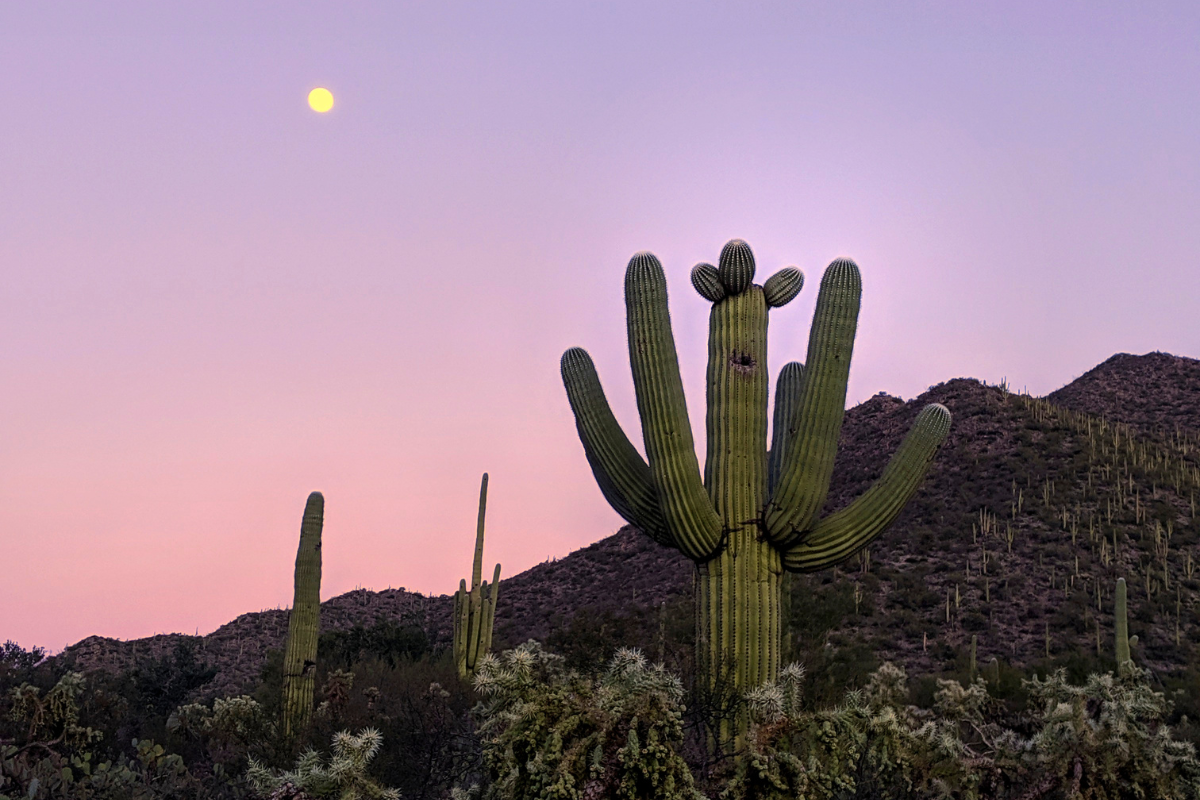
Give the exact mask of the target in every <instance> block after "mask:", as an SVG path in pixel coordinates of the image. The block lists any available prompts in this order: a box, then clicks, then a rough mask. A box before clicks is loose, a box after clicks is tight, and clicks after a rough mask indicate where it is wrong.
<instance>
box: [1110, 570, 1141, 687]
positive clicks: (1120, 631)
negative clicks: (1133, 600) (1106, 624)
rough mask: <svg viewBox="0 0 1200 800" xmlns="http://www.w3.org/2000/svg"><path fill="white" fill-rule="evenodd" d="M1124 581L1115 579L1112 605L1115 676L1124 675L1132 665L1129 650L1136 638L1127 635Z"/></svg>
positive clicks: (1127, 624)
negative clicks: (1115, 643)
mask: <svg viewBox="0 0 1200 800" xmlns="http://www.w3.org/2000/svg"><path fill="white" fill-rule="evenodd" d="M1127 605H1128V601H1127V600H1126V589H1125V579H1124V578H1117V592H1116V602H1115V603H1114V606H1115V608H1114V609H1113V611H1114V613H1113V616H1114V618H1115V619H1114V627H1115V628H1116V638H1117V674H1118V675H1124V674H1125V673H1126V672H1128V671H1129V667H1130V665H1131V664H1133V655H1132V653H1131V649H1132V648H1133V646H1134V645H1136V644H1137V640H1138V637H1136V636H1130V635H1129V616H1128V610H1127Z"/></svg>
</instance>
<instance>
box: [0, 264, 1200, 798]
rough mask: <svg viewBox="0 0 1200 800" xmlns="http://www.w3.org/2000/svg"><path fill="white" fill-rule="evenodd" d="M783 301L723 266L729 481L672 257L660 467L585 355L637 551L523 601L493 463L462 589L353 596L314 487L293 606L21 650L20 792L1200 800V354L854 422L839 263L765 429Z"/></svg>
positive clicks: (922, 403)
mask: <svg viewBox="0 0 1200 800" xmlns="http://www.w3.org/2000/svg"><path fill="white" fill-rule="evenodd" d="M754 275H755V263H754V257H753V254H752V253H751V251H750V248H749V246H748V245H746V243H745V242H742V241H740V240H734V241H731V242H730V243H729V244H727V245H726V247H725V249H724V250H723V251H722V253H721V257H720V259H718V264H717V266H712V265H708V264H702V265H698V266H697V267H696V269H695V270H694V271H693V276H692V281H693V285H694V288H695V289H696V290H697V291H698V292H699V293H700V294H701V296H702V297H703V298H704V299H705V300H707V301H708V302H710V303H711V304H712V306H711V312H710V313H711V316H710V340H709V366H708V373H707V401H708V402H707V410H706V411H707V413H706V424H705V427H706V431H707V437H706V439H707V446H708V453H707V458H706V463H705V465H704V471H703V473H701V470H700V465H699V464H698V461H697V459H696V456H695V449H694V445H693V440H692V436H691V427H690V425H691V423H690V422H689V419H688V415H687V409H686V407H685V404H684V401H683V390H682V384H681V381H680V377H679V370H678V364H677V359H676V356H675V347H674V340H673V334H672V332H671V326H670V319H669V316H668V314H667V304H666V283H665V277H664V276H663V271H662V268H661V266H660V265H659V264H658V261H657V259H655V258H654V257H653V256H652V255H650V254H644V253H643V254H638V255H636V256H635V257H634V258H633V259H632V260H631V262H630V264H629V268H628V270H627V273H626V281H625V291H626V303H627V312H628V322H629V346H630V360H631V366H632V368H633V373H634V386H635V389H636V392H637V400H638V409H639V414H640V417H641V421H642V429H643V436H644V444H645V447H644V451H643V452H645V454H646V458H645V459H643V457H642V455H641V453H640V452H639V451H638V449H637V448H636V447H635V446H634V445H633V444H632V443H631V442H630V440H629V438H628V437H627V436H626V434H625V433H624V432H622V431H621V429H620V427H619V426H618V425H617V423H616V421H615V419H614V418H613V416H612V413H611V411H609V409H608V405H607V401H606V399H605V397H604V393H603V391H602V389H601V388H600V384H599V380H598V377H597V376H596V373H595V370H594V368H593V367H592V364H591V359H590V358H589V357H588V356H587V353H586V352H585V351H583V350H581V349H578V348H573V349H571V350H568V351H567V352H566V353H565V354H564V356H563V359H562V363H561V369H562V375H563V379H564V383H565V387H566V390H567V395H568V400H569V402H570V405H571V408H572V410H573V411H574V413H575V418H576V422H577V427H578V432H579V436H580V439H581V441H582V444H583V450H584V453H583V455H584V456H585V457H586V458H587V460H588V462H589V464H590V465H591V467H592V470H593V472H594V474H595V476H596V480H597V483H598V485H599V488H600V490H601V492H602V493H603V494H604V496H605V497H606V499H608V501H609V502H610V503H611V504H612V506H613V508H614V510H616V511H617V512H618V513H619V514H620V515H621V516H622V517H624V518H625V519H626V520H627V521H628V522H629V523H630V525H629V526H627V527H625V528H622V529H621V530H620V531H618V532H617V533H616V534H614V535H613V536H610V537H608V538H606V539H604V540H602V541H600V542H597V543H596V544H594V545H592V546H590V547H587V548H584V549H582V550H579V551H577V552H575V553H572V554H571V555H569V556H567V557H565V558H563V559H560V560H556V561H552V562H547V563H544V564H541V565H538V566H536V567H534V568H532V569H530V570H527V571H526V572H523V573H521V574H518V575H516V576H513V577H510V578H507V579H505V580H504V581H500V580H499V576H500V567H499V565H497V566H496V568H495V573H494V577H493V580H492V581H491V582H490V583H489V582H487V581H484V580H483V579H482V569H483V544H484V521H485V508H486V493H487V475H484V476H483V481H482V485H481V489H480V498H479V514H478V528H477V539H476V548H475V552H474V558H473V561H472V572H471V576H472V577H471V581H470V583H469V584H468V583H467V581H466V580H464V581H463V582H462V584H461V585H460V588H459V591H458V593H456V594H455V595H453V596H447V595H443V596H440V597H425V596H422V595H418V594H415V593H411V592H407V591H405V590H403V589H396V590H388V591H386V592H369V591H366V590H360V591H356V592H351V593H348V594H345V595H342V596H340V597H336V598H333V599H331V600H329V601H326V602H325V603H320V602H319V596H320V594H319V592H320V577H321V568H322V563H321V546H320V545H321V536H322V518H323V512H324V505H325V503H326V502H331V503H336V502H337V499H336V497H331V498H325V497H323V496H322V495H321V494H320V493H319V492H313V493H312V494H311V495H310V496H309V498H308V502H307V504H306V506H305V508H304V509H303V514H302V515H301V514H300V513H299V512H300V509H299V508H298V509H297V512H298V516H301V532H300V537H299V546H298V550H297V553H296V555H295V561H294V564H295V600H294V603H293V607H292V609H291V610H290V611H283V610H276V611H262V612H257V613H251V614H245V615H243V616H241V617H239V618H238V619H236V620H234V621H232V622H230V623H228V624H227V625H225V626H222V627H221V628H219V629H218V630H217V631H214V632H213V633H211V634H208V635H206V636H184V635H181V634H169V635H162V636H156V637H152V638H149V639H142V640H136V641H129V642H124V641H117V640H112V639H101V638H98V637H92V638H89V639H85V640H84V641H82V642H79V643H78V644H76V645H73V646H72V647H69V648H67V650H66V651H65V652H63V653H62V654H59V655H56V656H53V657H49V658H47V657H45V654H44V653H43V652H41V651H39V650H37V649H36V648H35V649H33V650H26V649H23V648H21V647H20V646H19V645H18V644H16V643H12V642H9V643H8V644H7V645H6V646H5V647H4V649H3V650H0V800H10V799H12V800H15V798H28V799H29V800H38V799H39V798H273V800H284V799H285V798H293V799H294V800H301V799H302V798H304V799H307V798H345V799H346V800H350V798H401V797H402V798H441V797H450V796H453V797H455V798H464V799H465V798H473V797H479V798H496V799H497V800H500V799H503V800H520V799H521V798H563V799H566V798H588V799H589V800H590V799H592V798H608V797H614V798H617V797H621V798H663V799H664V800H665V799H666V798H700V797H709V798H718V797H720V798H728V799H729V800H735V799H736V800H741V799H742V798H745V799H747V800H748V799H749V798H830V799H832V798H893V797H914V798H992V797H995V798H1014V800H1016V799H1017V798H1021V799H1022V800H1025V799H1029V800H1032V798H1063V800H1066V799H1067V798H1079V797H1082V798H1126V797H1130V798H1133V797H1137V798H1143V797H1144V798H1187V797H1200V760H1198V759H1197V758H1196V754H1195V744H1196V743H1197V741H1200V726H1197V724H1196V719H1197V716H1198V715H1200V667H1198V666H1197V648H1196V644H1195V641H1196V638H1197V637H1196V634H1197V630H1198V628H1197V622H1198V620H1197V610H1198V607H1197V600H1198V592H1200V576H1197V574H1196V572H1197V562H1198V561H1200V522H1198V521H1197V517H1196V502H1197V494H1200V362H1198V361H1196V360H1193V359H1188V358H1181V357H1177V356H1172V355H1168V354H1164V353H1152V354H1149V355H1145V356H1130V355H1124V354H1122V355H1117V356H1114V357H1113V358H1111V359H1109V360H1108V361H1106V362H1104V363H1103V364H1101V365H1099V366H1098V367H1096V368H1095V369H1094V370H1092V371H1091V372H1089V373H1087V374H1086V375H1084V376H1083V377H1081V378H1079V379H1077V380H1075V381H1073V382H1072V383H1070V384H1068V385H1067V386H1065V387H1063V388H1062V389H1060V390H1058V391H1057V392H1054V393H1052V394H1051V395H1049V396H1047V397H1045V398H1035V397H1031V396H1028V395H1026V394H1022V393H1018V392H1014V391H1012V390H1011V389H1010V387H1009V386H1007V385H1006V384H1004V383H1002V384H1001V385H999V386H989V385H986V384H984V383H981V382H979V381H975V380H969V379H961V378H959V379H954V380H951V381H948V382H946V383H943V384H939V385H937V386H934V387H931V388H930V389H929V391H927V392H926V393H924V394H923V395H922V396H921V397H919V398H916V399H914V400H912V401H909V402H904V401H902V400H900V399H898V398H894V397H889V396H887V395H878V396H876V397H874V398H871V399H870V400H868V401H866V402H865V403H862V404H860V405H859V406H857V407H855V408H852V409H849V410H845V409H844V406H845V397H846V380H847V377H848V375H849V370H850V355H851V351H852V349H853V343H854V334H855V329H856V325H857V317H858V306H859V293H860V291H861V288H862V281H863V278H862V277H861V276H860V275H859V270H858V267H857V266H856V265H855V264H854V263H853V262H851V261H849V260H845V259H839V260H837V261H835V262H834V263H833V264H831V265H830V267H829V268H828V269H827V270H826V272H825V274H824V277H823V279H822V280H821V282H820V283H821V288H820V293H819V297H818V301H817V309H816V312H815V315H814V319H813V328H812V333H811V334H810V339H809V345H808V355H807V357H806V361H805V363H804V364H803V365H801V364H799V363H793V364H788V365H787V366H785V367H784V368H783V370H782V372H781V373H780V376H779V379H778V381H777V384H776V387H775V401H774V417H773V423H772V424H771V425H770V426H768V409H769V406H768V393H769V387H768V379H767V375H766V363H767V354H766V329H767V318H768V310H769V309H779V308H780V307H782V306H784V305H785V304H786V303H787V302H788V301H790V300H791V299H792V298H793V297H795V295H796V293H798V292H799V291H800V290H801V288H802V286H803V276H802V275H801V273H800V272H799V270H797V269H795V268H790V267H789V268H785V269H783V270H781V271H779V272H778V273H776V274H775V275H773V276H772V277H770V278H768V279H767V280H766V281H765V282H764V283H763V284H762V285H761V286H760V285H756V284H754V283H753V278H754ZM866 280H867V281H868V282H869V271H868V273H867V275H866ZM951 420H953V421H952V422H951ZM768 436H769V438H768ZM889 458H890V460H889ZM466 556H467V554H465V553H464V554H463V563H464V566H465V565H466Z"/></svg>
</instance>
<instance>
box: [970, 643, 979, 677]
mask: <svg viewBox="0 0 1200 800" xmlns="http://www.w3.org/2000/svg"><path fill="white" fill-rule="evenodd" d="M978 640H979V637H978V636H976V635H975V634H971V666H970V675H971V683H974V682H975V676H976V675H978V674H979V673H978V671H977V669H976V661H975V652H976V645H977V643H978Z"/></svg>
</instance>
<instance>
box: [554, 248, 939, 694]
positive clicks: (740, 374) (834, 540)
mask: <svg viewBox="0 0 1200 800" xmlns="http://www.w3.org/2000/svg"><path fill="white" fill-rule="evenodd" d="M753 277H754V256H753V254H752V253H751V251H750V248H749V246H748V245H747V244H746V243H745V242H743V241H741V240H737V239H735V240H733V241H731V242H729V243H728V244H726V245H725V247H724V248H723V249H722V251H721V257H720V261H719V266H718V267H716V268H714V267H713V266H712V265H710V264H700V265H698V266H697V267H696V268H695V269H694V270H693V271H692V284H693V286H695V288H696V290H697V291H698V292H699V293H700V295H701V296H702V297H704V298H705V299H707V300H709V301H711V302H712V303H713V306H712V311H711V314H710V317H709V346H708V354H709V355H708V376H707V378H708V380H707V399H708V413H707V419H706V429H707V433H708V453H707V458H706V461H705V469H704V477H703V480H701V476H700V470H699V465H698V463H697V459H696V452H695V449H694V446H693V442H692V432H691V425H690V423H689V421H688V415H687V407H686V405H685V402H684V394H683V384H682V381H681V380H680V376H679V366H678V361H677V357H676V353H675V340H674V336H673V334H672V331H671V321H670V317H669V315H668V312H667V286H666V278H665V276H664V274H663V269H662V266H661V265H660V264H659V262H658V259H657V258H655V257H654V256H653V255H652V254H650V253H638V254H637V255H635V256H634V257H633V258H632V259H631V260H630V262H629V266H628V269H627V270H626V273H625V305H626V312H627V321H628V333H629V359H630V363H631V366H632V369H633V380H634V387H635V390H636V394H637V403H638V412H639V415H640V416H641V420H642V434H643V441H644V444H645V449H646V455H647V457H648V461H649V463H647V461H646V460H643V459H642V457H641V455H640V454H639V453H638V451H637V449H636V448H635V447H634V446H633V444H632V443H631V442H630V441H629V439H628V438H627V437H626V435H625V433H624V432H623V431H622V430H621V428H620V425H619V424H618V423H617V421H616V419H615V417H614V416H613V414H612V411H611V410H610V409H609V406H608V402H607V400H606V399H605V396H604V390H603V389H602V388H601V386H600V381H599V379H598V378H597V376H596V370H595V367H594V366H593V364H592V360H591V358H590V356H588V354H587V352H586V351H585V350H582V349H580V348H572V349H570V350H568V351H567V352H566V353H564V354H563V357H562V364H561V366H562V377H563V383H564V384H565V386H566V390H567V398H568V400H569V402H570V404H571V410H572V411H573V412H574V414H575V421H576V427H577V429H578V431H579V436H580V439H581V440H582V442H583V447H584V453H585V454H586V456H587V459H588V463H589V464H590V465H591V467H592V472H593V473H594V474H595V476H596V481H597V483H598V484H599V486H600V490H601V492H602V493H603V494H604V496H605V498H606V499H607V500H608V501H609V503H610V504H611V505H612V507H613V508H614V509H615V510H616V511H617V513H618V514H620V515H621V516H622V517H624V518H625V519H626V520H627V521H629V522H630V523H631V524H633V525H635V526H637V527H638V528H641V529H642V530H643V531H645V532H646V533H647V534H648V535H649V536H650V537H651V538H652V539H653V540H655V541H656V542H659V543H660V544H663V545H666V546H669V547H675V548H677V549H678V550H680V551H681V552H682V553H683V554H684V555H686V556H687V557H688V558H690V559H692V560H693V561H694V562H695V563H696V612H697V616H696V619H697V645H696V647H697V664H698V665H699V667H700V669H701V671H702V675H703V677H704V680H706V681H707V682H708V684H709V686H710V687H716V686H717V685H718V683H721V685H723V686H732V688H734V689H736V690H744V689H747V688H750V687H753V686H758V685H760V684H762V683H765V682H766V681H769V680H773V679H774V678H775V676H776V674H777V672H778V670H779V661H780V648H781V636H780V626H781V623H782V614H781V611H782V580H781V579H782V577H783V574H784V572H785V571H791V572H812V571H815V570H821V569H825V568H827V567H831V566H833V565H834V564H837V563H839V562H841V561H844V560H845V559H847V558H849V557H850V556H852V555H854V554H855V553H857V552H858V551H859V550H861V549H862V548H863V547H865V546H866V545H867V544H869V543H870V542H871V541H872V540H873V539H874V538H875V537H876V536H878V535H879V534H880V533H882V532H883V530H884V529H886V528H887V527H888V525H890V524H891V523H892V522H893V521H894V520H895V519H896V517H897V516H898V515H899V513H900V511H901V509H902V508H903V507H904V504H905V503H906V502H907V501H908V499H909V498H910V497H911V496H912V495H913V493H914V492H915V491H916V489H917V487H918V486H919V484H920V482H921V480H922V479H923V477H924V475H925V472H926V470H927V469H928V467H929V464H930V461H931V460H932V458H933V456H934V453H935V452H936V450H937V448H938V446H939V445H940V444H941V442H942V440H943V439H944V438H945V436H946V434H947V432H948V431H949V427H950V414H949V412H948V411H947V410H946V409H945V408H944V407H943V406H941V405H937V404H931V405H929V406H926V407H925V408H924V409H923V410H922V411H921V412H920V414H918V416H917V419H916V422H915V423H914V425H913V427H912V430H911V431H910V432H909V434H908V436H907V437H906V438H905V440H904V442H903V443H902V444H901V445H900V448H899V450H898V451H897V452H896V454H895V455H894V456H893V457H892V459H891V461H890V462H889V463H888V465H887V467H886V468H885V469H884V471H883V475H882V477H881V478H880V479H879V481H878V482H877V483H876V484H875V485H874V486H872V487H871V488H870V489H868V490H867V492H866V493H865V494H863V496H862V497H860V498H859V499H857V500H856V501H854V502H853V503H851V504H850V505H849V506H848V507H846V508H844V509H842V510H841V511H838V512H836V513H833V514H830V515H829V516H827V517H824V518H818V512H819V511H820V509H821V507H822V506H823V505H824V502H825V497H826V495H827V493H828V491H829V482H830V477H831V475H832V472H833V460H834V455H835V454H836V450H837V441H838V435H839V432H840V430H841V425H842V417H843V414H844V411H845V405H846V381H847V377H848V375H849V369H850V355H851V350H852V348H853V345H854V334H855V329H856V326H857V320H858V309H859V297H860V293H861V280H860V277H859V272H858V267H857V266H856V265H855V264H854V262H853V261H850V260H848V259H838V260H836V261H834V262H833V263H832V264H830V266H829V268H828V269H827V270H826V271H825V275H824V278H823V279H822V281H821V289H820V292H819V294H818V297H817V309H816V314H815V316H814V319H813V325H812V332H811V335H810V337H809V344H808V364H807V368H806V367H804V366H802V365H801V364H798V363H792V364H788V365H786V366H785V367H784V368H783V371H782V372H781V373H780V377H779V381H778V382H777V386H776V395H775V411H774V425H773V428H774V430H773V433H772V440H771V446H770V448H769V449H768V447H767V399H768V398H767V395H768V387H767V383H768V380H767V370H766V366H767V311H768V309H769V308H771V307H778V306H782V305H783V304H785V303H787V302H788V301H790V300H791V299H792V298H794V297H795V296H796V294H797V293H798V292H799V290H800V288H801V285H802V283H803V276H802V275H801V274H800V271H799V270H797V269H795V268H794V267H788V268H786V269H784V270H782V271H781V272H779V273H776V275H774V276H772V277H771V278H769V279H768V280H767V281H766V283H765V285H764V286H758V285H756V284H754V283H753Z"/></svg>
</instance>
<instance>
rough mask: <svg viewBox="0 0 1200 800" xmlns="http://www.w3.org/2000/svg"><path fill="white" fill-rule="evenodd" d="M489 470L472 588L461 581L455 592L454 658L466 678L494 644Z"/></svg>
mask: <svg viewBox="0 0 1200 800" xmlns="http://www.w3.org/2000/svg"><path fill="white" fill-rule="evenodd" d="M487 485H488V476H487V473H486V472H485V473H483V480H482V481H481V482H480V484H479V521H478V522H477V523H476V526H475V561H474V563H473V564H472V567H471V590H470V591H467V581H466V579H463V580H461V581H459V584H458V591H457V592H455V594H454V661H455V663H456V664H458V675H459V677H460V678H462V679H463V680H466V679H467V678H468V677H469V676H470V675H473V674H474V673H475V667H476V666H478V664H479V660H480V659H481V658H483V656H484V654H485V653H487V651H488V649H489V648H490V647H491V646H492V624H493V623H494V622H495V620H496V600H497V598H498V597H499V594H500V565H499V564H496V571H495V572H494V573H493V574H492V583H491V585H489V584H488V582H487V581H482V582H481V579H482V578H483V518H484V513H485V512H486V511H487Z"/></svg>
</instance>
